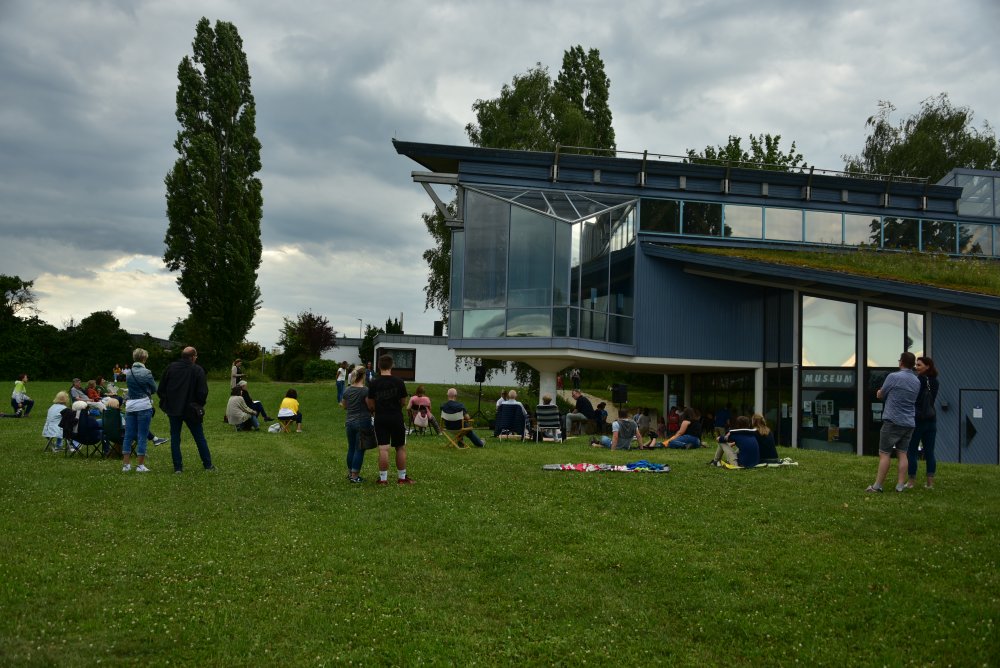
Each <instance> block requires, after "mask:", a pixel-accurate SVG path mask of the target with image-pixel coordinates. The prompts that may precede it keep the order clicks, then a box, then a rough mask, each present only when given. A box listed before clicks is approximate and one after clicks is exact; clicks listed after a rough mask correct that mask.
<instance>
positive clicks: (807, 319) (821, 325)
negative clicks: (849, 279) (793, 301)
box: [802, 296, 898, 367]
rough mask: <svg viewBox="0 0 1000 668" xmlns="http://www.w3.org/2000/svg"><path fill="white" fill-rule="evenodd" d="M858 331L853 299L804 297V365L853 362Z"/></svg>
mask: <svg viewBox="0 0 1000 668" xmlns="http://www.w3.org/2000/svg"><path fill="white" fill-rule="evenodd" d="M856 332H857V305H855V304H854V303H853V302H842V301H837V300H834V299H823V298H821V297H808V296H803V297H802V366H828V367H845V366H854V365H855V363H856V362H857V356H856V352H855V348H856V340H855V336H856ZM897 352H898V351H897Z"/></svg>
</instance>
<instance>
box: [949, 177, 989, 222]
mask: <svg viewBox="0 0 1000 668" xmlns="http://www.w3.org/2000/svg"><path fill="white" fill-rule="evenodd" d="M994 180H995V179H992V178H990V177H989V176H978V175H972V174H959V175H958V178H957V179H956V180H955V185H957V186H959V187H961V188H962V199H960V200H959V201H958V212H959V213H960V214H962V215H963V216H993V215H995V214H994V212H993V211H994V209H993V205H994V201H993V199H994V197H993V196H994V192H993V181H994Z"/></svg>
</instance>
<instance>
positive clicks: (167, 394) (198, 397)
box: [156, 346, 215, 473]
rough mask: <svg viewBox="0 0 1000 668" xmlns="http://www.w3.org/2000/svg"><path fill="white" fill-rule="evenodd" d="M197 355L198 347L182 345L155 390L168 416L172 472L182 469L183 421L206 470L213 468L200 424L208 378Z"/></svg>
mask: <svg viewBox="0 0 1000 668" xmlns="http://www.w3.org/2000/svg"><path fill="white" fill-rule="evenodd" d="M197 359H198V351H197V350H195V349H194V348H192V347H190V346H189V347H187V348H185V349H184V351H183V352H181V358H180V359H179V360H177V361H176V362H174V363H172V364H171V365H170V366H168V367H167V370H166V372H165V373H164V374H163V378H162V379H161V380H160V386H159V388H158V389H157V390H156V395H157V396H158V397H159V398H160V408H161V409H162V410H163V412H164V413H166V414H167V418H168V419H169V420H170V456H171V457H172V458H173V460H174V473H180V472H181V471H183V470H184V465H183V462H182V460H181V425H182V424H186V425H187V426H188V430H189V431H190V432H191V436H192V437H193V438H194V442H195V444H196V445H197V446H198V455H199V456H200V457H201V463H202V465H203V466H204V467H205V470H206V471H214V470H215V467H214V466H212V453H211V452H209V450H208V443H207V442H206V441H205V432H204V431H203V429H202V424H201V423H202V418H203V416H204V414H205V401H206V400H207V399H208V381H206V380H205V370H204V369H202V368H201V367H200V366H198V365H197V364H195V361H196V360H197Z"/></svg>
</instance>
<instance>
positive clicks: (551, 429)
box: [535, 394, 564, 441]
mask: <svg viewBox="0 0 1000 668" xmlns="http://www.w3.org/2000/svg"><path fill="white" fill-rule="evenodd" d="M542 439H546V440H550V441H562V440H564V439H563V431H562V416H561V415H559V406H557V405H556V404H554V403H552V397H551V396H550V395H548V394H546V395H545V396H543V397H542V403H540V404H538V406H536V407H535V440H538V441H540V440H542Z"/></svg>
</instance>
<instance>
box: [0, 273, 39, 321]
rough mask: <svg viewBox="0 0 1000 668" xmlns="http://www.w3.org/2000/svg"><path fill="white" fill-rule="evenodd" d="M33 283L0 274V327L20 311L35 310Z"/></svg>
mask: <svg viewBox="0 0 1000 668" xmlns="http://www.w3.org/2000/svg"><path fill="white" fill-rule="evenodd" d="M34 285H35V282H34V281H24V280H21V277H20V276H8V275H6V274H0V296H2V297H3V301H2V302H0V326H2V324H4V323H7V322H9V321H10V320H11V319H12V318H15V317H17V316H18V314H20V313H21V312H22V311H33V310H34V309H35V301H36V300H35V293H34V292H32V290H31V289H32V287H33V286H34Z"/></svg>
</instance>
